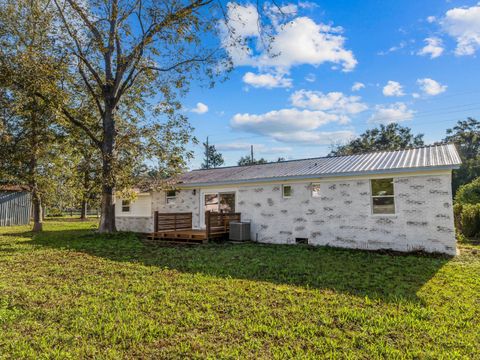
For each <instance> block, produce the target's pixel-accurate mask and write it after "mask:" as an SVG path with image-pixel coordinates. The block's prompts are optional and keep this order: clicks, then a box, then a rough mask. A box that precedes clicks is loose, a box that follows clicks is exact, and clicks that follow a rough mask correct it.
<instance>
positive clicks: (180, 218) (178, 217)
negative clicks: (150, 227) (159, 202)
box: [154, 211, 192, 233]
mask: <svg viewBox="0 0 480 360" xmlns="http://www.w3.org/2000/svg"><path fill="white" fill-rule="evenodd" d="M191 228H192V213H159V212H158V211H155V220H154V231H155V232H156V233H157V232H164V231H178V230H190V229H191Z"/></svg>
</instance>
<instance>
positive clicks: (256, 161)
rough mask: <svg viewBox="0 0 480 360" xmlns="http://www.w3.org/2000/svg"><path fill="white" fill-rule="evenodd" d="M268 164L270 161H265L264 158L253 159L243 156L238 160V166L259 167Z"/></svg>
mask: <svg viewBox="0 0 480 360" xmlns="http://www.w3.org/2000/svg"><path fill="white" fill-rule="evenodd" d="M266 163H268V161H267V160H265V159H264V158H260V159H255V158H253V159H252V156H251V155H245V156H242V157H241V158H240V160H238V166H246V165H259V164H266Z"/></svg>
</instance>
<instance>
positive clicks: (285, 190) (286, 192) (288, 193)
mask: <svg viewBox="0 0 480 360" xmlns="http://www.w3.org/2000/svg"><path fill="white" fill-rule="evenodd" d="M282 194H283V197H284V198H289V197H292V187H291V186H290V185H283V186H282Z"/></svg>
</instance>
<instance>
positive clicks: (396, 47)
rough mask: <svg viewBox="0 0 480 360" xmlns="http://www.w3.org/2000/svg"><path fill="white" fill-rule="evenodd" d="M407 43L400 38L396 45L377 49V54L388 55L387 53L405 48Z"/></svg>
mask: <svg viewBox="0 0 480 360" xmlns="http://www.w3.org/2000/svg"><path fill="white" fill-rule="evenodd" d="M407 45H408V42H407V41H405V40H402V41H401V42H400V43H399V44H398V45H395V46H392V47H391V48H389V49H388V50H384V51H379V52H378V53H377V54H378V55H381V56H384V55H388V54H389V53H393V52H396V51H399V50H402V49H403V48H405V47H406V46H407Z"/></svg>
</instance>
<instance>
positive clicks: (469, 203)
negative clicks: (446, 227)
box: [453, 178, 480, 239]
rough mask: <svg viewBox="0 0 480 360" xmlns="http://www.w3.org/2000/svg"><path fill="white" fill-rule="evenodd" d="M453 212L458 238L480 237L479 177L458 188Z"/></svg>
mask: <svg viewBox="0 0 480 360" xmlns="http://www.w3.org/2000/svg"><path fill="white" fill-rule="evenodd" d="M453 212H454V218H455V228H456V229H457V232H458V233H459V235H460V239H461V238H462V237H467V238H477V237H480V178H476V179H475V180H473V181H472V182H471V183H468V184H465V185H463V186H461V187H460V188H459V189H458V191H457V194H456V195H455V205H454V208H453Z"/></svg>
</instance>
